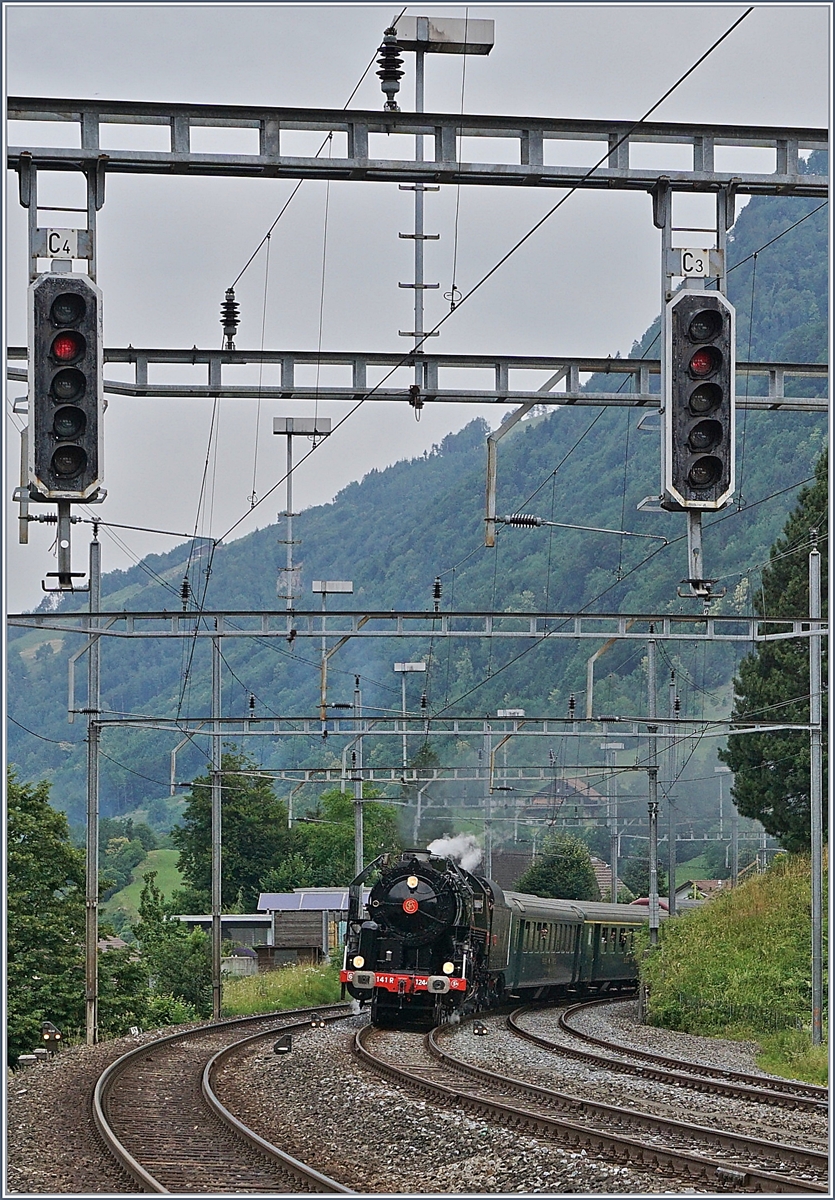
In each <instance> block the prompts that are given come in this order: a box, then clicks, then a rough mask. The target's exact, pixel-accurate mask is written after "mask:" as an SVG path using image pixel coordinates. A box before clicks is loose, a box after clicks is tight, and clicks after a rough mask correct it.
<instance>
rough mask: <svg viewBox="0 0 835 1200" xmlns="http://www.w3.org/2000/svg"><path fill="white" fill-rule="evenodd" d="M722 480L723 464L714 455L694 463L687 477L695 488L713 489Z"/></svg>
mask: <svg viewBox="0 0 835 1200" xmlns="http://www.w3.org/2000/svg"><path fill="white" fill-rule="evenodd" d="M721 478H722V463H721V462H720V460H719V459H718V458H714V457H713V456H712V455H706V456H705V457H704V458H700V459H699V460H698V462H695V463H693V466H692V467H691V468H690V471H689V473H688V476H687V482H688V483H689V484H690V486H691V487H693V488H709V487H713V485H714V484H715V483H718V482H719V480H720V479H721Z"/></svg>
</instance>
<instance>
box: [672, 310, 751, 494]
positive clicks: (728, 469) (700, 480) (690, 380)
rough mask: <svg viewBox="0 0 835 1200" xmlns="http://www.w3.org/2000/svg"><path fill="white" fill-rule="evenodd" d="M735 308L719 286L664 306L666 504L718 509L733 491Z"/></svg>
mask: <svg viewBox="0 0 835 1200" xmlns="http://www.w3.org/2000/svg"><path fill="white" fill-rule="evenodd" d="M734 318H735V313H734V309H733V306H732V305H731V304H729V303H728V301H727V300H726V299H725V297H724V296H723V295H721V294H720V293H719V292H687V291H685V292H680V293H679V294H678V295H677V296H675V297H674V298H673V299H672V300H670V301H669V303H668V304H667V309H666V314H665V320H666V335H667V336H666V346H667V355H668V358H667V362H666V363H665V395H664V423H663V429H664V438H663V447H664V451H663V474H664V500H663V502H662V503H663V507H665V508H668V509H708V510H710V509H718V508H723V507H724V506H725V505H726V504H727V503H728V500H729V499H730V498H731V496H732V495H733V491H734V486H735V479H734V475H735V472H734V436H735V420H734V407H735V404H734V387H735V376H736V351H735V321H734Z"/></svg>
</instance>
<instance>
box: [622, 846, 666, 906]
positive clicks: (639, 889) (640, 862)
mask: <svg viewBox="0 0 835 1200" xmlns="http://www.w3.org/2000/svg"><path fill="white" fill-rule="evenodd" d="M657 869H658V894H659V895H660V896H664V895H666V893H667V872H666V871H665V870H664V868H663V867H662V866H661V864H660V863H658V867H657ZM618 875H619V877H620V880H621V883H623V884H624V886H625V887H627V888H629V891H630V892H631V893H632V894H633V896H648V895H649V853H645V854H643V855H641V856H640V857H633V858H627V859H624V860H623V862H621V863H620V864H619V865H618Z"/></svg>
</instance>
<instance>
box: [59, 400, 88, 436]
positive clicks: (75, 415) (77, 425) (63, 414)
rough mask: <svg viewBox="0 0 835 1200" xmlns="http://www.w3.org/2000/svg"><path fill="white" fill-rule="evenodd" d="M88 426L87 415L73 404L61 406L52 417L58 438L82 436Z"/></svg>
mask: <svg viewBox="0 0 835 1200" xmlns="http://www.w3.org/2000/svg"><path fill="white" fill-rule="evenodd" d="M86 426H87V417H86V415H85V414H84V413H83V412H82V410H81V409H80V408H75V406H73V405H67V406H66V407H65V408H59V409H58V411H57V412H56V413H55V416H54V417H53V418H52V432H53V433H54V434H55V436H56V437H57V438H77V437H81V435H82V433H83V432H84V430H85V428H86Z"/></svg>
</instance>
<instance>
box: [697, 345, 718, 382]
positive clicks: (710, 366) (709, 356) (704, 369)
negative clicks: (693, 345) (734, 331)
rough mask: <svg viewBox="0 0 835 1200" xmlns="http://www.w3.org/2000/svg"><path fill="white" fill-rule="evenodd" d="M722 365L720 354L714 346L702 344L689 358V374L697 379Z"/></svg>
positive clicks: (710, 373)
mask: <svg viewBox="0 0 835 1200" xmlns="http://www.w3.org/2000/svg"><path fill="white" fill-rule="evenodd" d="M721 365H722V355H721V354H720V353H719V351H718V350H717V349H716V347H715V346H703V347H702V349H701V350H697V351H696V353H695V354H694V355H693V357H692V358H691V359H690V374H691V375H694V376H695V377H696V378H697V379H703V378H704V377H705V376H706V375H712V374H713V373H714V371H718V370H719V368H720V367H721Z"/></svg>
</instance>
